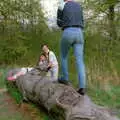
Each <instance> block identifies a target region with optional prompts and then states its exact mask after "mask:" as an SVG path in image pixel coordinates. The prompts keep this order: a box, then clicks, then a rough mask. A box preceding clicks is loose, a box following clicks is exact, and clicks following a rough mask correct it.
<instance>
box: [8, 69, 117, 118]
mask: <svg viewBox="0 0 120 120" xmlns="http://www.w3.org/2000/svg"><path fill="white" fill-rule="evenodd" d="M16 71H17V70H12V73H13V74H14V73H15V72H16ZM18 71H19V69H18ZM10 72H11V71H10ZM10 72H8V73H10ZM16 85H17V87H18V89H19V91H20V92H21V94H22V95H23V97H24V98H26V99H27V100H30V101H32V102H34V103H37V104H38V105H40V106H43V107H44V108H45V109H46V110H47V111H48V112H51V113H55V114H56V116H57V119H55V120H119V119H118V118H117V117H115V116H112V115H111V114H110V113H109V112H108V110H107V109H106V108H103V107H100V106H98V105H95V104H94V103H93V102H92V101H91V99H90V98H89V97H88V96H87V95H85V96H80V95H79V94H78V93H77V92H76V91H75V89H73V88H72V87H70V86H66V85H63V84H59V83H57V81H56V80H53V79H52V78H50V77H49V76H46V72H43V71H40V70H38V69H33V70H32V71H30V72H28V73H27V74H26V75H24V76H20V77H19V78H18V79H17V80H16ZM53 116H54V115H53Z"/></svg>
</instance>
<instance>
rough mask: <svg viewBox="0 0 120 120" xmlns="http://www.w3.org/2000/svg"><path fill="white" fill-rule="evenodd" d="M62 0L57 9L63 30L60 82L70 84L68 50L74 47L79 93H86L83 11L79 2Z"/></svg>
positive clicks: (59, 23) (58, 19)
mask: <svg viewBox="0 0 120 120" xmlns="http://www.w3.org/2000/svg"><path fill="white" fill-rule="evenodd" d="M62 1H63V0H61V3H60V6H59V7H58V11H57V24H58V26H59V27H61V29H62V30H63V34H62V39H61V69H62V77H61V78H60V79H59V82H60V83H63V84H68V60H67V58H68V51H69V49H70V47H73V49H74V55H75V58H76V66H77V71H78V79H79V90H78V93H79V94H81V95H84V94H85V86H86V83H85V82H86V74H85V65H84V60H83V49H84V38H83V27H84V21H83V11H82V7H81V5H80V4H79V3H77V2H75V1H73V0H64V1H63V2H62Z"/></svg>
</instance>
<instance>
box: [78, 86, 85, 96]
mask: <svg viewBox="0 0 120 120" xmlns="http://www.w3.org/2000/svg"><path fill="white" fill-rule="evenodd" d="M77 92H78V93H79V94H80V95H85V88H80V89H79V90H78V91H77Z"/></svg>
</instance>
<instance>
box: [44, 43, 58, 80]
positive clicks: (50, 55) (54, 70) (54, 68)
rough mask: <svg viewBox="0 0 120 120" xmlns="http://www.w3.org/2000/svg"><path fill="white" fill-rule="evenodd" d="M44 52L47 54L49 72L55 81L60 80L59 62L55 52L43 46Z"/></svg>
mask: <svg viewBox="0 0 120 120" xmlns="http://www.w3.org/2000/svg"><path fill="white" fill-rule="evenodd" d="M42 50H43V52H44V53H45V54H46V57H47V60H48V70H49V71H50V76H51V77H52V78H53V81H56V80H58V61H57V58H56V56H55V54H54V52H52V51H50V50H49V48H48V46H47V45H43V46H42Z"/></svg>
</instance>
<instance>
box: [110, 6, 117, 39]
mask: <svg viewBox="0 0 120 120" xmlns="http://www.w3.org/2000/svg"><path fill="white" fill-rule="evenodd" d="M114 8H115V5H114V4H112V5H110V6H109V14H108V19H109V33H110V37H111V39H112V40H116V38H117V33H116V28H115V23H114V18H115V11H114Z"/></svg>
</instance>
